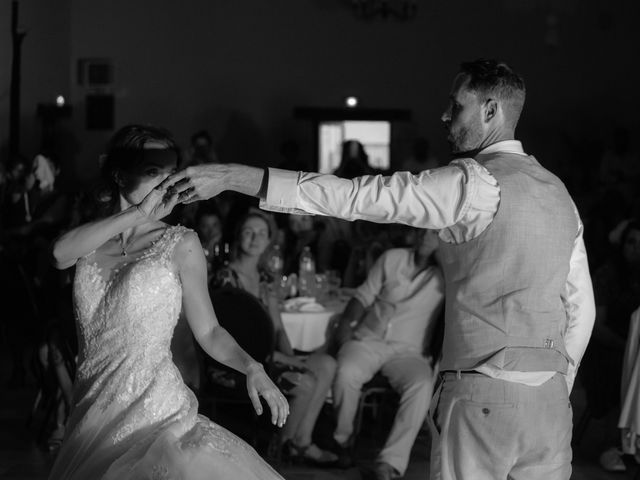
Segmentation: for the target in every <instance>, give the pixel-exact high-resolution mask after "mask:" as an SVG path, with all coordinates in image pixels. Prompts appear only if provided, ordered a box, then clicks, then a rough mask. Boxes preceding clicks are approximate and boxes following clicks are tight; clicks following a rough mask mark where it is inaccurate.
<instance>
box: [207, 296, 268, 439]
mask: <svg viewBox="0 0 640 480" xmlns="http://www.w3.org/2000/svg"><path fill="white" fill-rule="evenodd" d="M209 293H210V295H211V301H212V303H213V307H214V310H215V312H216V316H217V317H218V322H219V323H220V325H221V326H222V327H224V328H225V329H226V330H227V331H228V332H229V334H230V335H231V336H232V337H233V338H234V339H235V340H236V342H238V345H240V347H242V349H243V350H245V351H246V352H247V353H248V354H249V355H251V357H253V358H254V359H255V360H256V361H258V362H260V363H262V364H263V365H264V366H265V370H266V371H267V373H269V371H270V365H271V357H272V355H273V349H274V346H275V334H274V329H273V323H272V322H271V318H270V316H269V313H268V312H267V311H266V310H265V308H264V307H263V306H262V304H261V303H260V302H259V301H258V299H256V298H255V297H254V296H253V295H251V294H250V293H248V292H246V291H244V290H242V289H239V288H233V287H223V288H219V289H210V292H209ZM200 361H201V368H200V371H201V381H200V389H199V391H198V393H197V395H198V400H199V402H200V406H201V409H203V410H205V411H206V410H207V409H209V412H210V416H211V417H212V418H213V417H215V416H216V414H217V410H218V406H220V405H240V406H243V405H244V406H246V407H248V409H249V410H250V411H251V418H252V421H253V428H252V429H251V432H250V436H251V439H250V440H251V443H252V445H253V446H254V447H255V446H256V444H257V440H258V433H259V432H258V431H259V429H258V428H257V427H258V423H259V418H258V417H257V415H256V414H255V412H254V410H253V407H252V405H251V400H250V399H249V396H248V394H247V390H246V382H245V378H244V375H242V374H240V373H239V372H236V371H235V370H233V369H231V368H229V367H227V366H226V365H223V364H221V363H219V362H217V361H215V360H213V359H211V358H209V357H208V356H207V355H206V354H205V353H204V352H202V351H200ZM212 372H216V373H219V372H221V373H222V375H219V376H218V378H222V379H224V380H225V381H215V380H214V378H213V377H214V376H215V375H212ZM265 412H268V408H266V409H265ZM267 416H269V415H266V416H265V415H264V414H263V417H267ZM243 418H246V417H245V416H244V415H243Z"/></svg>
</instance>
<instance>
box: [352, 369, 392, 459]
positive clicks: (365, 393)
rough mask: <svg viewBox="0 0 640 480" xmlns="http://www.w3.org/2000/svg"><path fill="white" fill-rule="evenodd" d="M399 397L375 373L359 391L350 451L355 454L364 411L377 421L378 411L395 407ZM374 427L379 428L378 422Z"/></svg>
mask: <svg viewBox="0 0 640 480" xmlns="http://www.w3.org/2000/svg"><path fill="white" fill-rule="evenodd" d="M398 398H399V395H398V394H397V393H396V391H395V390H394V389H393V388H392V387H391V385H390V384H389V381H388V380H387V378H386V377H385V376H384V375H382V374H381V373H380V372H378V373H376V374H375V375H374V376H373V378H372V379H371V380H369V381H368V382H367V383H365V384H364V385H363V386H362V389H361V391H360V399H359V400H358V409H357V411H356V418H355V419H354V422H353V435H352V438H353V441H352V442H351V450H352V451H354V452H355V450H356V443H357V441H358V438H359V437H360V430H361V428H362V418H363V414H364V409H365V408H368V409H370V410H371V414H372V416H373V418H374V419H377V417H378V415H379V413H380V410H381V409H382V408H383V407H384V406H385V405H395V403H397V401H398ZM374 425H375V426H376V427H379V426H380V422H379V421H376V422H375V424H374Z"/></svg>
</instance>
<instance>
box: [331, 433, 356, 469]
mask: <svg viewBox="0 0 640 480" xmlns="http://www.w3.org/2000/svg"><path fill="white" fill-rule="evenodd" d="M329 450H330V451H332V452H333V453H335V454H336V455H337V456H338V461H337V462H336V467H338V468H342V469H347V468H351V467H353V465H354V463H355V462H354V461H353V448H351V447H349V446H346V445H342V444H340V443H338V441H337V440H336V439H335V438H334V439H332V445H331V446H330V447H329Z"/></svg>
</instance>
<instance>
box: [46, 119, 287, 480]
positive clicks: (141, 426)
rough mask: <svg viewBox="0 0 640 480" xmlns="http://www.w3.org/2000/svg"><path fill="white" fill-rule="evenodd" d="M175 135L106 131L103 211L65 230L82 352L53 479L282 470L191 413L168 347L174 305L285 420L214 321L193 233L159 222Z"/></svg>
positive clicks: (62, 241)
mask: <svg viewBox="0 0 640 480" xmlns="http://www.w3.org/2000/svg"><path fill="white" fill-rule="evenodd" d="M177 163H178V150H177V146H176V144H175V142H174V141H173V140H172V138H171V136H170V134H169V133H168V132H166V131H164V130H161V129H157V128H153V127H146V126H136V125H132V126H128V127H124V128H122V129H121V130H120V131H118V132H117V133H116V134H115V135H114V137H113V138H112V139H111V141H110V143H109V146H108V151H107V154H106V157H105V159H104V164H103V166H102V174H103V179H104V180H105V181H106V185H108V187H109V188H108V189H107V191H106V192H105V194H103V195H102V197H103V198H101V200H102V206H103V207H104V213H105V216H103V217H102V218H101V219H100V220H96V221H94V222H91V223H87V224H84V225H81V226H79V227H77V228H75V229H73V230H71V231H70V232H68V233H66V234H64V235H62V236H61V237H60V238H59V239H58V240H57V241H56V243H55V245H54V249H53V254H54V259H55V262H56V265H57V267H58V268H61V269H64V268H68V267H71V266H72V265H76V275H75V281H74V305H75V311H76V317H77V322H78V323H77V326H78V335H79V339H78V341H79V348H80V353H79V359H78V369H77V375H76V382H75V385H74V402H73V405H74V406H73V410H72V413H71V417H70V418H69V422H68V425H67V429H66V435H65V439H64V443H63V445H62V447H61V449H60V452H59V454H58V457H57V459H56V462H55V464H54V466H53V469H52V472H51V474H50V477H49V478H50V479H51V480H54V479H56V480H57V479H68V480H71V479H78V480H86V479H103V480H108V479H117V480H125V479H154V480H155V479H177V478H180V479H185V480H186V479H189V480H195V479H205V478H206V479H214V478H215V479H233V480H237V479H261V480H262V479H278V478H281V477H280V476H279V475H278V474H277V473H276V472H275V471H274V470H273V469H272V468H271V467H270V466H269V465H268V464H267V463H266V462H264V461H263V460H262V459H261V458H260V457H259V456H258V454H257V453H256V452H255V451H254V450H253V449H252V448H251V447H249V446H248V445H247V444H245V443H244V442H242V441H241V440H240V439H239V438H237V437H236V436H234V435H233V434H231V433H230V432H228V431H227V430H225V429H224V428H222V427H220V426H218V425H216V424H215V423H213V422H211V421H209V420H208V419H207V418H205V417H203V416H200V415H198V414H197V410H198V404H197V401H196V398H195V396H194V394H193V393H192V392H191V390H189V389H188V388H187V387H186V386H185V384H184V383H183V381H182V378H181V377H180V374H179V373H178V370H177V368H176V367H175V365H174V364H173V362H172V360H171V354H170V351H169V346H170V341H171V336H172V332H173V328H174V327H175V325H176V321H177V319H178V316H179V315H180V312H181V309H182V310H183V311H184V314H185V315H186V317H187V320H188V322H189V325H190V327H191V330H192V332H193V334H194V336H195V338H196V339H197V341H198V343H199V344H200V345H201V346H202V348H203V349H204V350H205V352H207V353H208V354H209V355H211V356H212V357H213V358H215V359H216V360H218V361H219V362H222V363H225V364H226V365H228V366H230V367H233V368H235V369H237V370H239V371H240V372H243V373H245V374H246V380H247V390H248V394H249V397H250V398H251V401H252V403H253V406H254V408H255V410H256V413H257V414H258V415H260V414H261V413H262V406H261V403H260V399H259V396H262V397H263V398H264V400H265V401H266V402H267V404H268V406H269V409H270V410H271V421H272V423H274V424H276V425H278V426H280V427H281V426H282V425H283V424H284V422H285V420H286V417H287V415H288V414H289V406H288V404H287V401H286V399H285V398H284V396H283V395H282V394H281V393H280V391H279V390H278V389H277V388H276V387H275V385H274V384H273V383H272V382H271V380H270V379H269V377H268V376H267V375H266V373H265V371H264V369H263V368H262V365H260V364H259V363H258V362H256V361H255V360H253V359H252V358H251V357H250V356H249V355H248V354H247V353H246V352H244V351H243V350H242V349H241V348H240V347H239V346H238V344H237V343H236V342H235V341H234V339H233V338H232V337H231V336H230V335H229V334H228V333H227V332H226V331H225V330H224V329H223V328H222V327H221V326H220V325H219V324H218V322H217V320H216V316H215V313H214V311H213V307H212V305H211V300H210V298H209V295H208V290H207V271H206V263H205V257H204V254H203V251H202V247H201V246H200V243H199V241H198V237H197V236H196V234H195V233H194V232H193V231H191V230H188V229H186V228H184V227H180V226H178V227H171V226H168V225H167V224H165V223H162V222H161V221H160V220H161V219H162V218H164V217H165V216H167V215H168V214H169V213H170V212H171V210H172V209H173V207H174V206H175V205H176V204H177V203H179V202H180V201H181V199H182V198H181V197H180V196H179V195H178V194H177V193H176V192H175V191H172V190H171V189H168V190H165V189H164V188H163V187H162V186H161V185H160V183H161V182H162V180H164V179H165V178H166V177H167V176H168V175H169V174H170V173H171V172H173V171H174V170H175V169H176V168H177Z"/></svg>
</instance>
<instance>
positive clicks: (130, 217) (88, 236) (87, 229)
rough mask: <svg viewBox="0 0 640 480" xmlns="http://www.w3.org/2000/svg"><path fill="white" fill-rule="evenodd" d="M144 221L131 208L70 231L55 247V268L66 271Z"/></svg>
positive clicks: (138, 213) (138, 212)
mask: <svg viewBox="0 0 640 480" xmlns="http://www.w3.org/2000/svg"><path fill="white" fill-rule="evenodd" d="M144 219H145V218H144V215H143V214H142V212H140V211H139V210H138V208H137V207H130V208H127V209H126V210H123V211H121V212H118V213H116V214H115V215H112V216H110V217H107V218H103V219H100V220H96V221H94V222H89V223H85V224H84V225H80V226H79V227H76V228H74V229H73V230H70V231H68V232H67V233H65V234H63V235H62V236H60V237H59V238H58V239H57V240H56V241H55V243H54V245H53V259H54V265H55V267H56V268H59V269H60V270H64V269H65V268H69V267H71V266H72V265H75V263H76V262H77V261H78V259H79V258H81V257H83V256H85V255H88V254H89V253H91V252H92V251H94V250H95V249H96V248H98V247H99V246H100V245H102V244H103V243H105V242H106V241H107V240H109V239H110V238H112V237H113V236H115V235H117V234H118V233H120V232H124V231H125V230H126V229H128V228H131V227H134V226H136V225H139V224H140V223H142V222H143V221H144Z"/></svg>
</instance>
